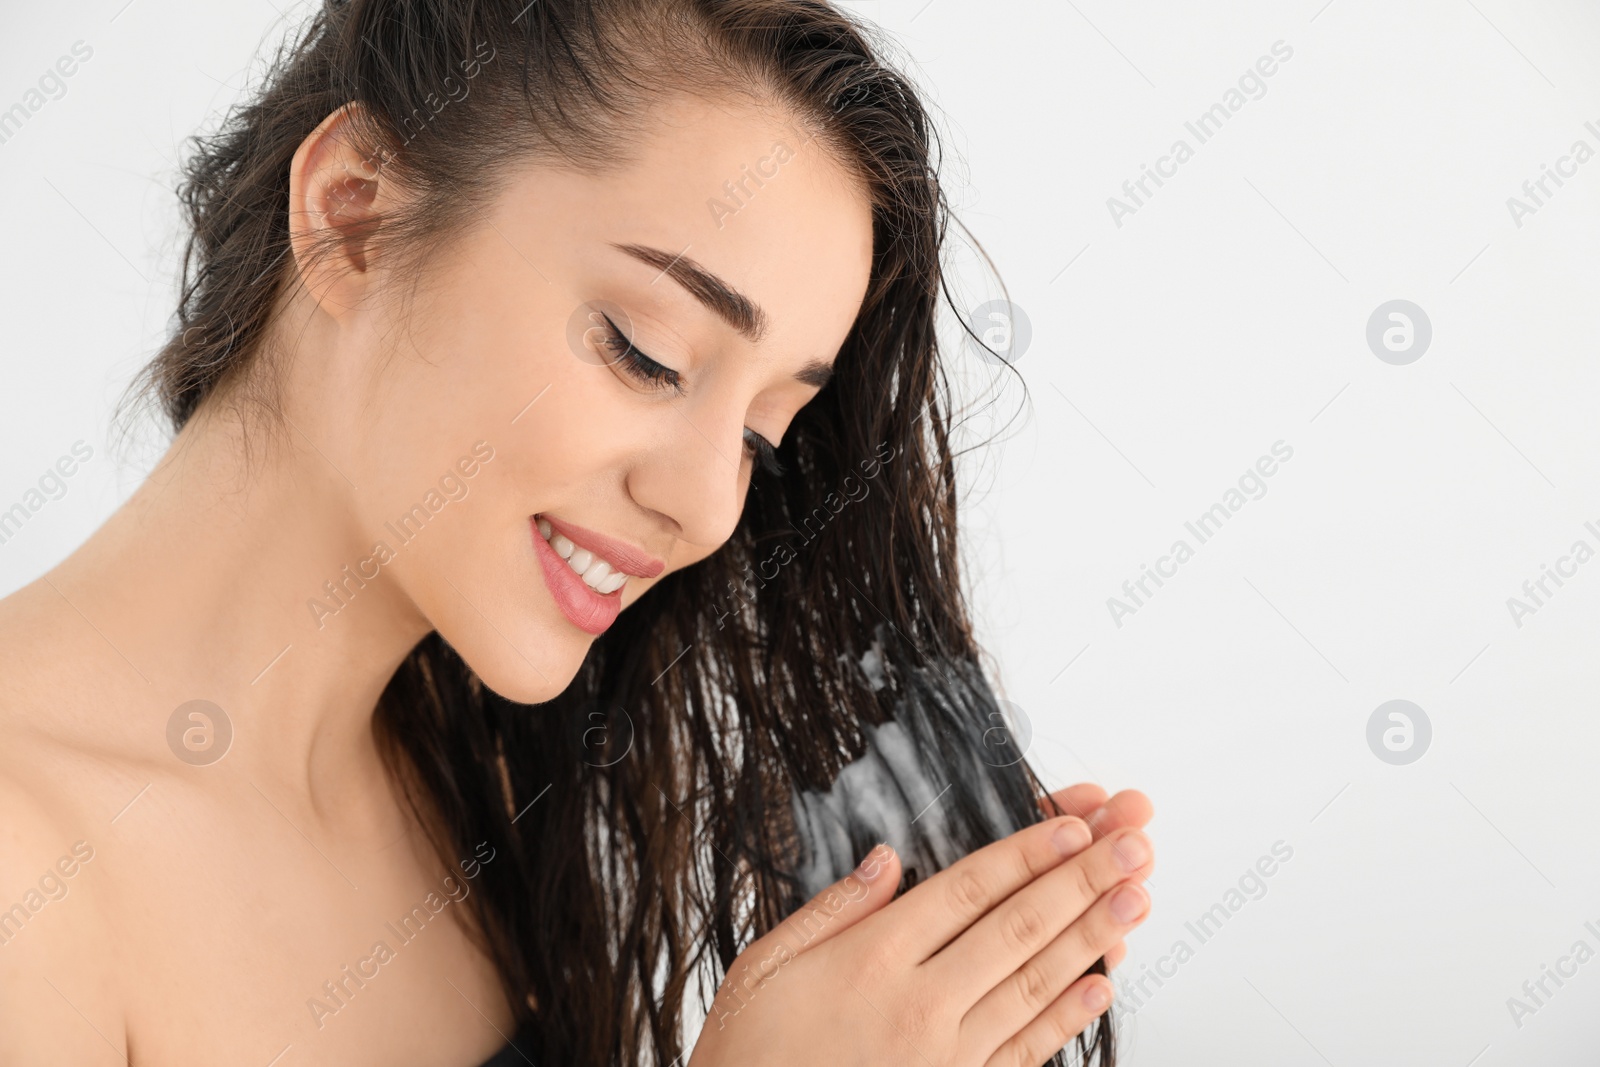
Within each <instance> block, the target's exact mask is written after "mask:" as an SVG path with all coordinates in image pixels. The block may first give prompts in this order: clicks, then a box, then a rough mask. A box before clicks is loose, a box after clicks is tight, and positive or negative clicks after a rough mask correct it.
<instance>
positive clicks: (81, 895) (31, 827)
mask: <svg viewBox="0 0 1600 1067" xmlns="http://www.w3.org/2000/svg"><path fill="white" fill-rule="evenodd" d="M18 595H20V594H13V597H16V596H18ZM13 597H8V598H6V600H5V601H0V650H3V651H0V679H3V681H0V738H3V744H0V1019H4V1020H6V1022H5V1025H4V1026H0V1063H77V1062H92V1061H96V1060H100V1059H104V1058H106V1057H107V1054H108V1052H109V1051H110V1050H112V1049H115V1050H116V1051H117V1052H118V1053H119V1054H121V1055H126V1052H127V1050H126V1047H125V1042H124V1039H123V1033H124V1024H123V1019H122V1015H121V1008H120V1005H119V998H118V996H117V994H116V989H115V981H114V975H115V974H116V968H115V967H114V965H113V953H114V951H115V948H114V946H115V945H116V944H117V943H118V939H117V938H115V936H114V932H113V931H111V930H109V929H107V927H106V922H105V914H106V913H105V910H104V908H103V907H102V901H103V900H104V899H105V896H106V885H107V881H108V880H107V879H106V878H105V877H104V876H103V875H102V874H101V873H100V868H101V867H104V862H103V860H102V862H101V863H100V864H99V865H98V866H97V863H96V860H97V859H99V858H101V855H102V852H103V849H104V847H105V845H106V844H107V841H106V837H107V833H108V831H109V832H114V827H111V825H110V824H109V823H107V824H106V825H105V826H104V827H98V828H97V827H95V826H93V825H91V824H92V823H93V822H95V821H96V820H95V819H94V818H93V815H92V808H93V806H94V805H95V802H96V801H97V800H100V798H102V797H103V796H104V792H105V790H106V789H107V788H108V787H109V783H108V781H107V777H108V776H107V774H106V772H105V764H104V760H103V759H101V758H99V757H97V756H95V755H92V754H88V753H82V752H75V751H74V750H73V746H72V745H71V744H70V742H69V741H68V740H66V739H64V737H63V736H62V734H61V733H60V732H59V731H56V730H54V729H53V728H52V723H53V721H54V720H53V719H52V718H51V712H50V706H49V702H50V691H51V689H52V685H51V675H52V672H54V671H58V670H60V668H61V665H60V664H52V663H49V662H41V661H40V658H39V656H38V655H37V648H38V645H37V641H38V640H39V636H40V635H39V634H38V632H37V631H33V632H28V631H25V630H22V629H20V628H19V620H18V618H17V617H16V616H17V612H16V605H15V604H14V603H13Z"/></svg>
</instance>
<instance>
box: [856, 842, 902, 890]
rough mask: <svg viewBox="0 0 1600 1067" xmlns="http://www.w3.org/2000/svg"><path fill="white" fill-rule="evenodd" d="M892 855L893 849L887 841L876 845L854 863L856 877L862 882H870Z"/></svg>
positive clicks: (881, 870)
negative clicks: (859, 860)
mask: <svg viewBox="0 0 1600 1067" xmlns="http://www.w3.org/2000/svg"><path fill="white" fill-rule="evenodd" d="M892 855H894V850H893V849H891V848H890V847H889V843H888V842H887V841H885V842H883V843H882V844H880V845H878V846H877V847H876V848H874V849H873V850H872V851H871V852H868V853H867V854H866V856H865V857H864V858H863V859H862V860H861V862H860V863H859V864H857V865H856V877H857V878H859V879H861V880H862V881H863V882H870V881H872V880H873V879H874V878H876V877H878V875H880V874H882V873H883V865H884V864H886V863H888V862H889V857H890V856H892Z"/></svg>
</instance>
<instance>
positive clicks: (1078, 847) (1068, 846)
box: [1050, 819, 1093, 856]
mask: <svg viewBox="0 0 1600 1067" xmlns="http://www.w3.org/2000/svg"><path fill="white" fill-rule="evenodd" d="M1091 840H1093V837H1092V836H1091V835H1090V833H1089V828H1088V827H1087V826H1085V825H1084V824H1083V820H1082V819H1068V820H1067V821H1066V822H1064V823H1062V824H1061V825H1060V826H1058V827H1056V829H1055V832H1054V833H1052V834H1051V835H1050V843H1051V844H1052V845H1055V847H1056V851H1057V852H1059V853H1061V854H1062V855H1063V856H1076V855H1077V854H1078V853H1080V852H1082V851H1083V850H1084V849H1086V848H1088V847H1089V842H1090V841H1091Z"/></svg>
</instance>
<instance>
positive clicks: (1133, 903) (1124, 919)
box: [1111, 885, 1145, 923]
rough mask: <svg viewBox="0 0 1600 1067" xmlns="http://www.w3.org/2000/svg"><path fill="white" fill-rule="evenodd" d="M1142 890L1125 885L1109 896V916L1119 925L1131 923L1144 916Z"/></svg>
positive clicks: (1134, 886)
mask: <svg viewBox="0 0 1600 1067" xmlns="http://www.w3.org/2000/svg"><path fill="white" fill-rule="evenodd" d="M1144 902H1145V895H1144V890H1142V889H1140V888H1139V887H1138V886H1136V885H1125V886H1123V887H1122V888H1121V889H1119V890H1117V891H1116V892H1115V893H1113V894H1112V895H1111V914H1112V915H1114V916H1116V919H1117V922H1119V923H1131V922H1133V921H1134V920H1135V919H1137V918H1138V917H1139V916H1141V915H1143V914H1144Z"/></svg>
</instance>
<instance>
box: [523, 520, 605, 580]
mask: <svg viewBox="0 0 1600 1067" xmlns="http://www.w3.org/2000/svg"><path fill="white" fill-rule="evenodd" d="M535 526H536V527H537V528H538V530H539V536H540V537H542V538H544V539H545V540H546V541H548V542H550V547H551V548H553V549H555V552H556V555H558V556H560V557H561V558H562V559H564V560H566V561H567V566H568V567H571V568H572V573H573V574H576V575H577V576H578V577H580V578H582V579H583V584H584V585H586V586H588V587H589V588H590V589H593V590H594V591H595V592H597V593H601V594H609V593H615V592H616V591H617V590H618V589H621V588H622V587H623V585H624V584H626V583H627V581H628V576H627V575H626V574H624V573H623V572H622V571H619V570H615V569H613V568H612V566H611V564H610V563H607V562H606V561H605V560H603V559H601V558H600V557H599V556H597V555H595V554H594V553H593V552H591V551H589V550H588V549H587V548H579V547H578V546H577V545H575V544H573V543H572V541H571V540H569V539H568V538H567V537H566V536H564V535H562V534H558V533H556V531H555V527H553V526H551V525H550V522H549V520H548V519H538V520H536V521H535Z"/></svg>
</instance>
